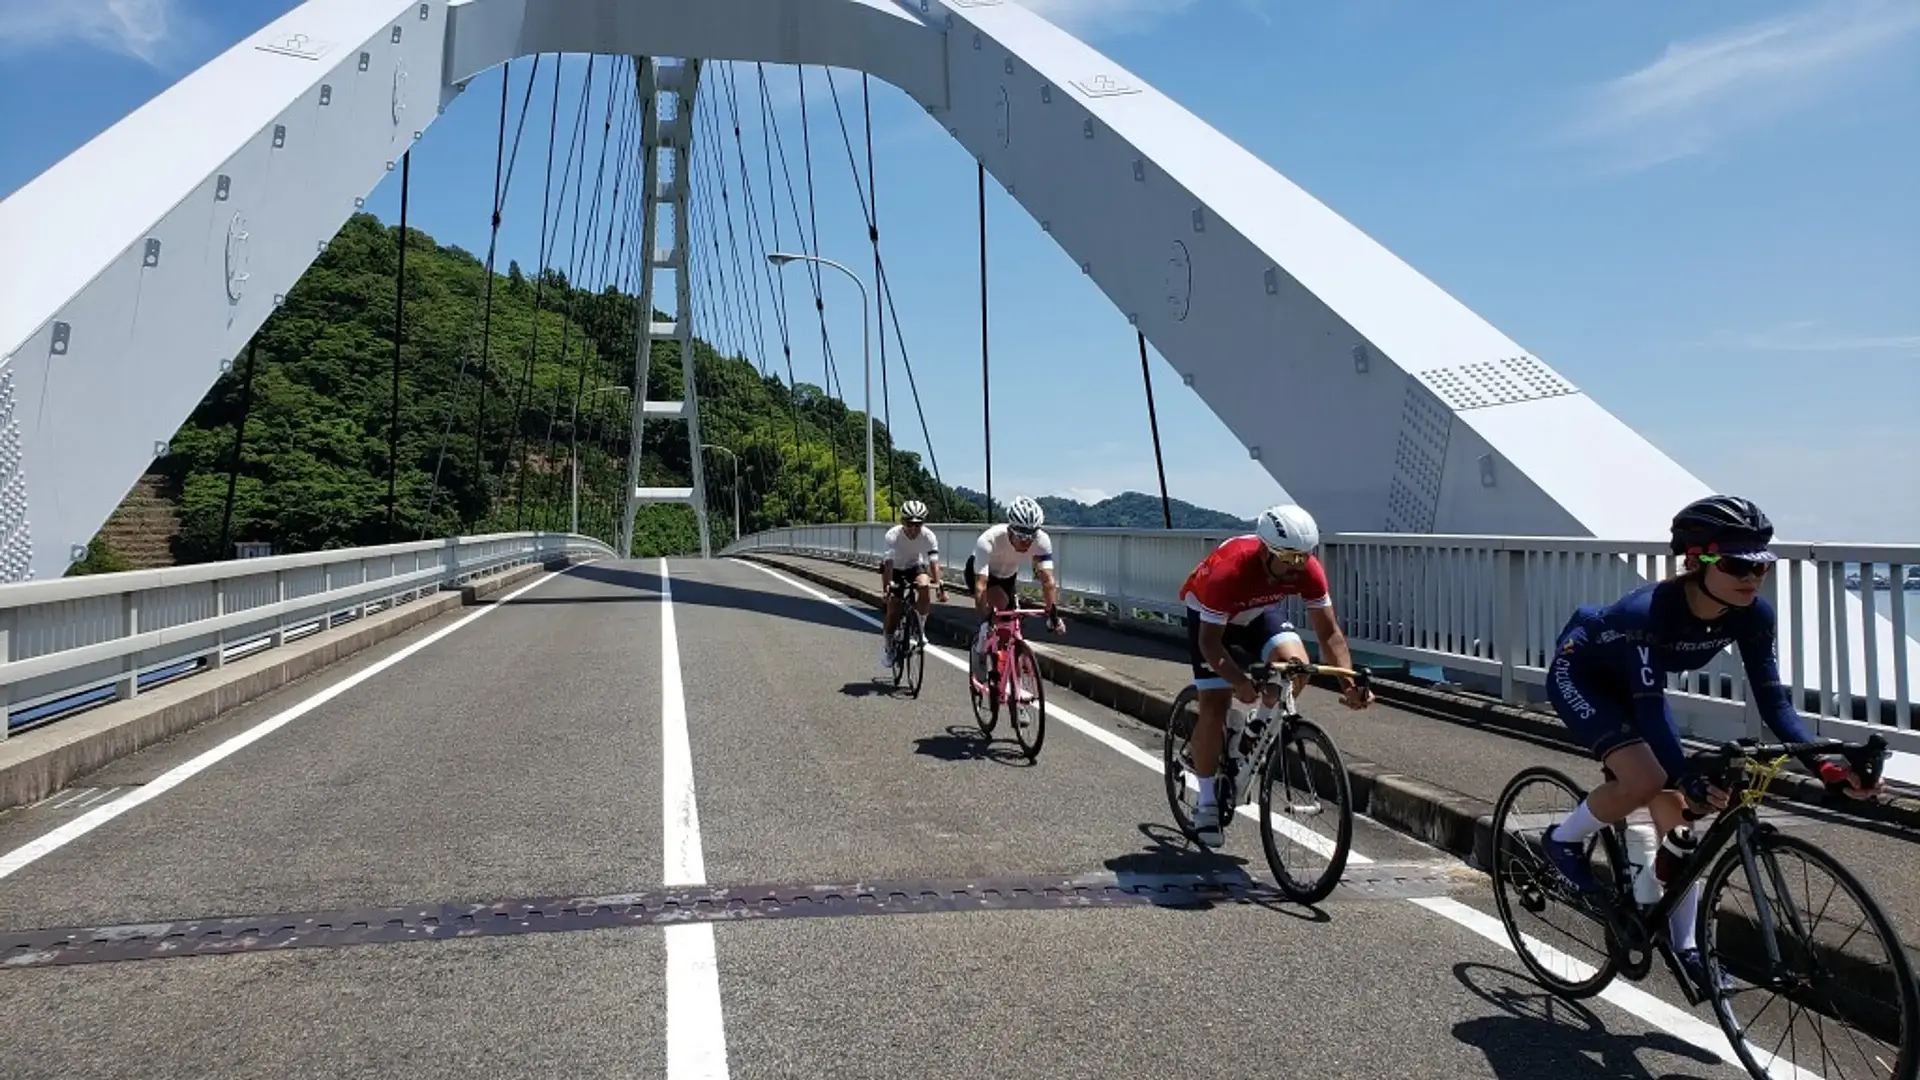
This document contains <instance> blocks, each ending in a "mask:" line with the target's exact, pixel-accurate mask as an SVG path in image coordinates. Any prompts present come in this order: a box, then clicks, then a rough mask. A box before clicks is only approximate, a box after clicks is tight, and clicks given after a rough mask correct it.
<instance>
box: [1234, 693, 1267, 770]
mask: <svg viewBox="0 0 1920 1080" xmlns="http://www.w3.org/2000/svg"><path fill="white" fill-rule="evenodd" d="M1271 715H1272V710H1271V709H1268V708H1267V707H1266V706H1265V705H1264V704H1256V705H1255V706H1253V715H1252V716H1249V717H1248V718H1247V726H1246V729H1245V731H1244V732H1243V733H1242V734H1241V736H1240V743H1239V750H1238V755H1239V756H1240V757H1242V758H1246V757H1250V756H1252V754H1253V748H1254V747H1256V746H1258V745H1260V733H1261V732H1263V731H1265V730H1266V729H1267V719H1268V717H1270V716H1271Z"/></svg>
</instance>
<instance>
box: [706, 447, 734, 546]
mask: <svg viewBox="0 0 1920 1080" xmlns="http://www.w3.org/2000/svg"><path fill="white" fill-rule="evenodd" d="M700 445H701V446H702V447H703V448H705V449H708V450H718V451H720V452H721V453H723V454H725V455H727V460H729V461H731V462H733V538H734V539H735V540H738V539H740V459H739V458H737V457H735V456H734V454H733V451H731V450H729V449H727V448H726V447H724V446H715V445H714V444H713V443H705V442H703V443H701V444H700Z"/></svg>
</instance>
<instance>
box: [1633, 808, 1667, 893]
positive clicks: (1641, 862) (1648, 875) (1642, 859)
mask: <svg viewBox="0 0 1920 1080" xmlns="http://www.w3.org/2000/svg"><path fill="white" fill-rule="evenodd" d="M1659 845H1660V834H1659V833H1656V832H1654V831H1653V826H1651V825H1629V826H1627V862H1628V863H1629V864H1631V865H1632V867H1633V899H1634V901H1635V902H1636V903H1638V904H1640V905H1641V906H1643V907H1644V906H1646V905H1649V904H1654V903H1658V902H1659V900H1660V892H1661V888H1660V880H1659V879H1658V878H1656V877H1655V876H1654V863H1655V862H1656V859H1655V857H1654V853H1655V852H1656V851H1657V850H1658V849H1659Z"/></svg>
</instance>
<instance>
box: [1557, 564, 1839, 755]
mask: <svg viewBox="0 0 1920 1080" xmlns="http://www.w3.org/2000/svg"><path fill="white" fill-rule="evenodd" d="M1729 644H1737V645H1738V646H1739V648H1740V661H1741V664H1742V665H1743V666H1744V667H1745V668H1746V670H1747V685H1748V692H1749V693H1750V694H1751V695H1752V700H1753V703H1754V706H1755V707H1756V708H1758V709H1759V710H1760V718H1761V719H1762V720H1764V721H1766V724H1767V726H1768V727H1769V728H1771V729H1773V733H1774V734H1775V735H1777V736H1779V737H1780V739H1781V740H1782V741H1784V742H1809V741H1811V739H1812V737H1811V736H1810V735H1808V734H1807V729H1806V727H1805V725H1803V724H1802V723H1801V721H1800V714H1799V713H1797V712H1796V711H1794V708H1793V704H1792V702H1791V701H1790V700H1789V695H1788V690H1787V687H1786V686H1784V685H1783V684H1782V683H1781V681H1780V664H1779V656H1778V631H1777V629H1776V622H1775V616H1774V611H1773V605H1772V604H1769V603H1767V601H1766V599H1765V598H1763V597H1755V598H1754V601H1753V603H1752V604H1751V605H1749V606H1747V607H1744V608H1739V607H1733V608H1728V609H1727V610H1726V611H1725V612H1723V613H1722V614H1721V615H1720V617H1719V618H1717V619H1714V620H1713V621H1711V622H1708V621H1706V620H1703V619H1701V618H1700V617H1699V616H1697V615H1695V614H1694V613H1693V611H1692V610H1691V609H1690V608H1688V607H1687V596H1686V588H1685V583H1684V582H1683V581H1680V580H1678V579H1674V580H1668V581H1659V582H1655V583H1653V584H1651V585H1643V586H1641V587H1640V588H1638V589H1635V590H1633V591H1632V592H1630V593H1628V594H1626V595H1625V596H1623V597H1621V598H1620V599H1618V600H1616V601H1614V602H1613V603H1611V604H1608V605H1605V606H1600V605H1597V604H1595V605H1587V606H1584V607H1580V608H1577V609H1576V610H1575V611H1574V613H1573V617H1572V618H1571V619H1569V620H1568V622H1567V626H1566V629H1565V630H1563V631H1562V632H1561V636H1560V651H1561V653H1562V654H1563V655H1564V656H1565V658H1566V660H1567V668H1568V674H1569V675H1570V676H1571V677H1572V678H1573V680H1574V682H1575V683H1576V684H1577V685H1579V686H1582V687H1586V688H1590V689H1591V690H1592V691H1594V692H1598V693H1602V694H1608V695H1609V696H1614V695H1618V694H1620V693H1621V692H1624V694H1625V696H1628V697H1630V698H1631V699H1632V702H1633V711H1634V714H1635V718H1636V719H1637V720H1638V721H1639V725H1640V730H1641V731H1643V732H1648V731H1657V730H1659V728H1662V727H1667V726H1668V725H1669V724H1670V721H1668V720H1667V718H1666V698H1665V687H1664V685H1663V684H1664V679H1663V678H1662V676H1665V675H1667V674H1669V673H1672V672H1678V671H1695V670H1698V669H1700V668H1703V667H1705V666H1707V664H1708V663H1709V662H1710V661H1711V660H1712V659H1713V657H1714V655H1715V654H1716V653H1718V652H1719V651H1720V650H1722V649H1724V648H1726V647H1727V646H1728V645H1729ZM1662 744H1665V745H1662ZM1649 745H1651V746H1653V748H1654V750H1655V752H1656V755H1657V756H1658V757H1659V758H1660V759H1661V761H1660V763H1661V764H1662V765H1664V766H1665V767H1666V769H1667V773H1668V775H1670V776H1678V775H1679V774H1680V771H1681V770H1682V768H1683V767H1684V762H1683V761H1682V760H1681V758H1680V757H1679V755H1680V753H1681V750H1680V746H1679V742H1678V740H1650V742H1649ZM1669 758H1671V759H1672V760H1669Z"/></svg>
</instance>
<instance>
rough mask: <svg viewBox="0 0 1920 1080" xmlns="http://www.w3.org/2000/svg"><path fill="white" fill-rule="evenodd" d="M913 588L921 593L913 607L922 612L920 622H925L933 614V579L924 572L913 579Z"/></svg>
mask: <svg viewBox="0 0 1920 1080" xmlns="http://www.w3.org/2000/svg"><path fill="white" fill-rule="evenodd" d="M913 587H914V588H915V589H918V590H919V591H920V595H919V597H918V598H917V599H915V601H914V604H913V606H914V608H915V609H916V610H917V611H919V612H920V620H921V621H922V622H925V621H926V618H927V616H928V615H929V614H931V613H932V612H933V579H932V578H931V577H929V576H927V572H926V571H925V570H922V571H920V574H919V576H918V577H915V578H914V579H913Z"/></svg>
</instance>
